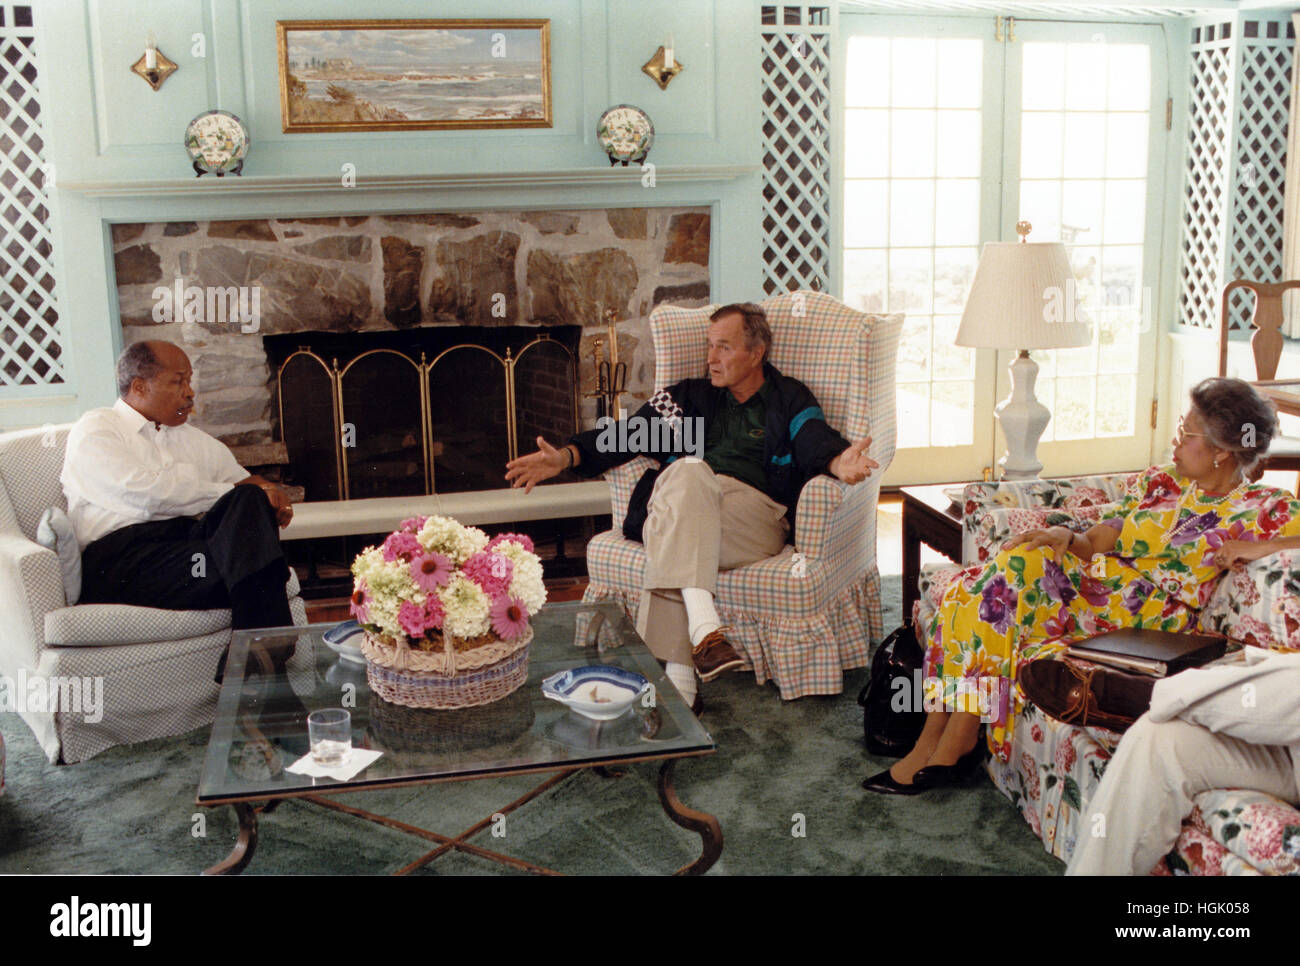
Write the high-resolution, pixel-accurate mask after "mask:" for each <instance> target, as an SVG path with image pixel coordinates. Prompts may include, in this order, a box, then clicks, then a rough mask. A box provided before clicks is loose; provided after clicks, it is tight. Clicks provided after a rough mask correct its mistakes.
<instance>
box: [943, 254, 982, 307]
mask: <svg viewBox="0 0 1300 966" xmlns="http://www.w3.org/2000/svg"><path fill="white" fill-rule="evenodd" d="M978 262H979V249H978V248H937V249H935V252H934V310H935V311H936V312H955V313H957V314H958V315H960V314H961V312H962V310H963V309H965V308H966V296H967V295H969V294H970V286H971V281H972V280H973V279H974V278H975V266H976V265H977V264H978Z"/></svg>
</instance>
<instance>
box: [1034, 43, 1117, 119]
mask: <svg viewBox="0 0 1300 966" xmlns="http://www.w3.org/2000/svg"><path fill="white" fill-rule="evenodd" d="M1065 58H1066V71H1065V107H1066V109H1067V110H1071V111H1103V110H1105V109H1106V45H1105V44H1104V43H1086V44H1067V45H1066V55H1065ZM1025 82H1026V83H1032V80H1031V78H1030V77H1029V76H1028V75H1026V77H1025Z"/></svg>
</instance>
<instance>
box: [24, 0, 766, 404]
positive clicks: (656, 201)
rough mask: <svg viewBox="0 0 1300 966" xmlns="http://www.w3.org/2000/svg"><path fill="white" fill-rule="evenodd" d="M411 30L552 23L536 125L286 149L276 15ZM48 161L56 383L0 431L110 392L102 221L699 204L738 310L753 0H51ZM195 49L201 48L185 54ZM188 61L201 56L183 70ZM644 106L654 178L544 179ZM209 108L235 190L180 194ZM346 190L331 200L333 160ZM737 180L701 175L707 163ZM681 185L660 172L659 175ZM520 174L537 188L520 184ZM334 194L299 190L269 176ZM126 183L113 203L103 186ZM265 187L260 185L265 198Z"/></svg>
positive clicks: (753, 77) (585, 165)
mask: <svg viewBox="0 0 1300 966" xmlns="http://www.w3.org/2000/svg"><path fill="white" fill-rule="evenodd" d="M363 15H364V16H367V17H372V18H375V19H399V18H420V17H446V18H455V17H491V18H529V19H536V18H545V19H549V20H550V22H551V35H550V40H551V82H552V102H553V113H554V125H553V127H551V128H532V129H517V130H471V131H412V132H365V133H355V134H335V133H330V134H285V133H283V131H282V130H281V122H280V103H279V72H278V66H277V50H276V30H275V23H276V21H277V20H311V19H315V20H319V19H330V18H338V19H355V18H357V17H359V16H363ZM37 17H38V20H37V27H38V30H39V34H38V37H39V43H40V50H39V53H38V56H39V57H40V64H41V83H42V88H43V94H42V96H43V101H44V103H45V110H44V111H43V113H42V118H43V120H44V121H45V123H46V125H47V129H46V133H47V158H48V160H49V161H50V162H52V164H53V165H54V172H55V175H56V189H55V194H54V197H53V198H52V206H51V207H52V219H53V225H54V230H55V241H56V246H57V247H56V250H55V259H56V267H57V270H58V285H59V290H58V292H59V301H60V309H61V313H62V321H63V324H64V349H65V358H66V359H67V367H68V376H69V383H68V385H67V386H66V387H65V388H64V389H62V390H53V389H50V388H44V389H41V390H39V391H36V390H9V391H4V390H0V429H8V428H14V427H17V426H23V425H39V424H41V423H43V422H58V421H63V420H68V419H72V418H75V416H76V415H77V414H79V413H80V412H82V411H84V410H85V409H87V408H90V407H93V406H98V405H104V404H106V403H107V402H109V401H111V399H112V398H113V395H114V389H113V379H112V362H113V358H114V356H115V355H116V353H117V351H118V350H119V348H120V327H119V325H118V322H117V306H116V297H115V293H114V288H113V269H112V257H111V244H110V239H109V230H108V226H109V225H110V224H112V223H113V222H119V221H158V220H186V219H213V218H244V217H274V216H277V215H279V216H292V215H313V214H348V213H363V212H372V211H394V210H397V211H401V210H406V211H411V210H431V209H434V210H468V209H485V208H560V207H564V208H574V207H605V206H616V205H626V206H639V205H674V204H708V205H710V206H712V210H713V214H714V218H713V245H712V264H711V266H710V269H711V273H712V279H713V296H714V298H715V299H720V300H731V299H742V298H743V299H754V298H757V297H758V296H759V295H760V294H761V293H760V290H759V285H760V258H761V250H760V218H761V216H760V207H761V196H760V191H761V188H760V178H759V175H758V173H757V165H758V164H759V162H760V160H761V158H760V141H759V124H760V109H759V64H758V56H759V54H758V43H757V38H758V14H757V6H756V4H755V3H753V2H752V0H656V2H654V3H633V2H627V0H527V2H525V0H493V2H491V3H484V2H479V0H460V2H455V3H452V2H434V3H429V2H420V3H414V2H401V0H375V2H368V3H366V4H364V5H359V4H357V3H356V2H355V0H58V2H51V3H48V4H44V5H42V6H40V7H39V8H38V12H37ZM150 30H152V31H153V33H154V35H155V37H156V39H157V43H158V47H159V49H160V50H161V51H162V52H163V53H164V54H166V55H167V56H168V57H170V58H171V59H172V60H173V61H175V62H176V63H177V64H178V65H179V70H177V72H176V73H175V74H173V75H172V77H171V78H170V79H169V80H168V81H167V82H166V83H165V84H164V85H163V87H162V89H161V90H160V91H158V92H154V91H152V90H150V89H149V87H148V85H147V84H145V82H144V81H143V80H141V79H140V78H139V77H137V76H135V75H134V74H132V73H131V72H130V69H129V68H130V65H131V64H132V63H134V62H135V60H136V59H138V58H139V57H140V55H141V54H142V52H143V48H144V41H145V36H146V34H147V33H148V32H149V31H150ZM670 34H671V35H672V37H673V41H674V43H675V47H676V57H677V59H678V60H680V61H681V62H682V63H683V64H684V65H685V68H686V69H685V70H684V71H683V72H682V73H681V74H680V75H679V76H678V77H677V79H676V80H675V81H674V82H673V83H672V84H671V85H670V87H669V88H668V90H667V91H660V90H659V88H658V86H657V85H655V84H654V83H653V82H652V81H651V80H650V79H649V78H648V77H646V76H645V75H644V74H643V73H642V72H641V65H642V64H643V63H645V61H646V60H648V59H649V58H650V56H651V55H652V54H653V53H654V51H655V49H656V48H657V47H658V46H659V45H660V44H662V43H664V42H665V41H666V39H667V38H668V36H669V35H670ZM199 38H201V46H200V41H199ZM199 54H202V56H198V55H199ZM617 103H631V104H635V105H637V106H639V107H642V108H644V109H645V110H646V111H647V112H648V113H649V114H650V116H651V117H652V119H653V120H654V123H655V128H656V139H655V144H654V148H653V149H652V151H651V154H650V158H649V160H650V161H651V162H653V163H654V164H655V167H656V173H655V183H654V186H653V187H647V186H645V185H644V184H643V183H642V179H641V178H640V177H639V176H638V175H637V173H636V172H635V171H633V170H632V169H629V170H628V176H627V177H626V178H625V179H621V180H618V181H613V182H611V181H607V180H604V179H601V180H597V179H595V178H594V177H593V179H592V180H590V181H587V180H586V179H585V178H583V177H581V176H578V177H570V178H557V177H556V175H557V174H559V173H563V172H571V171H574V170H575V169H590V170H591V171H592V173H593V175H595V174H597V173H599V172H602V171H605V170H607V168H608V162H607V161H606V160H605V157H604V154H603V152H602V151H601V150H600V148H599V146H598V145H597V144H596V141H595V122H596V119H597V118H598V117H599V115H600V113H601V111H603V110H604V109H605V108H606V107H608V106H610V105H612V104H617ZM212 108H222V109H224V110H229V111H232V112H234V113H235V114H238V115H239V116H240V117H241V118H243V120H244V121H245V122H246V123H247V124H248V126H249V128H250V130H251V134H252V141H253V144H252V148H251V150H250V152H249V156H248V160H247V161H246V163H245V168H244V178H243V179H240V178H233V177H228V178H226V179H225V180H224V182H223V183H222V184H221V185H220V190H214V185H213V183H212V179H211V178H210V177H208V178H204V179H203V182H204V183H203V184H201V185H199V186H197V187H195V188H190V187H189V185H188V184H178V183H177V182H179V181H182V180H183V179H187V178H190V177H191V176H192V174H193V172H192V169H191V168H190V167H189V159H188V156H187V154H186V153H185V150H184V148H183V147H182V144H181V141H182V134H183V132H184V129H185V125H186V124H187V123H188V122H189V120H190V119H191V118H192V117H194V116H195V115H196V114H199V113H201V112H202V111H205V110H209V109H212ZM345 164H350V165H355V168H356V177H357V181H358V184H359V186H358V187H355V188H345V187H344V186H343V185H342V183H341V179H340V173H341V171H342V169H343V165H345ZM735 165H748V166H753V168H754V170H752V171H750V172H747V173H742V174H739V175H737V174H736V173H735V172H734V171H732V173H730V174H728V175H725V176H724V175H719V176H718V177H716V178H713V177H701V176H700V175H699V170H700V169H701V168H702V167H708V166H719V167H721V166H735ZM687 170H693V171H695V177H693V178H685V177H676V178H675V177H674V171H682V172H685V171H687ZM462 173H463V174H474V173H485V174H514V175H523V177H520V178H516V179H513V181H514V183H512V184H511V185H510V186H509V187H504V188H491V189H488V188H463V187H450V186H438V185H434V186H431V187H430V186H425V187H420V188H410V187H407V188H401V189H396V190H395V189H385V190H377V189H371V188H367V187H366V179H367V178H374V177H384V176H389V177H392V176H396V177H403V176H425V175H428V176H434V177H435V178H436V176H439V175H445V174H462ZM534 173H535V174H536V175H537V181H536V183H532V182H531V181H530V178H529V176H530V175H532V174H534ZM310 178H318V179H331V180H332V179H340V180H339V183H338V185H337V187H336V186H334V184H332V183H331V184H328V185H324V184H322V185H321V186H318V187H315V188H312V189H311V190H304V186H303V185H302V184H297V185H290V186H285V187H284V188H280V187H278V186H277V183H276V182H273V181H272V180H271V179H310ZM122 187H133V189H134V190H131V191H129V192H127V193H125V194H118V195H112V194H110V193H107V192H106V190H105V189H106V188H108V189H119V188H122ZM271 189H274V190H271Z"/></svg>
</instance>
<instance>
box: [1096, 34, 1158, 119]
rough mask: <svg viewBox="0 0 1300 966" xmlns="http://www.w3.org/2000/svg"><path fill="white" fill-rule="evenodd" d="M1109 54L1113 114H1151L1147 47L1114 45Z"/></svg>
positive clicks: (1109, 99)
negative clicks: (1142, 112) (1141, 112)
mask: <svg viewBox="0 0 1300 966" xmlns="http://www.w3.org/2000/svg"><path fill="white" fill-rule="evenodd" d="M1107 54H1108V55H1109V58H1108V59H1109V63H1108V65H1107V67H1108V71H1107V73H1108V80H1109V83H1108V84H1107V85H1106V88H1107V93H1108V94H1109V97H1108V98H1107V102H1108V103H1107V106H1108V107H1109V108H1110V109H1111V110H1112V111H1146V110H1150V108H1151V51H1150V50H1149V49H1148V48H1147V47H1146V45H1145V44H1111V45H1110V47H1109V48H1108V49H1107ZM1145 141H1146V139H1145V138H1143V142H1144V143H1145Z"/></svg>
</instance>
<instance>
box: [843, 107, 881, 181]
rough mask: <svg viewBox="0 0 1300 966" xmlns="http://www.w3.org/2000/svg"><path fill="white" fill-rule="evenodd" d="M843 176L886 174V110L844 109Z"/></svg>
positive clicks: (878, 175) (866, 176)
mask: <svg viewBox="0 0 1300 966" xmlns="http://www.w3.org/2000/svg"><path fill="white" fill-rule="evenodd" d="M844 122H845V124H844V177H846V178H887V177H889V112H888V111H865V110H852V111H845V112H844Z"/></svg>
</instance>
